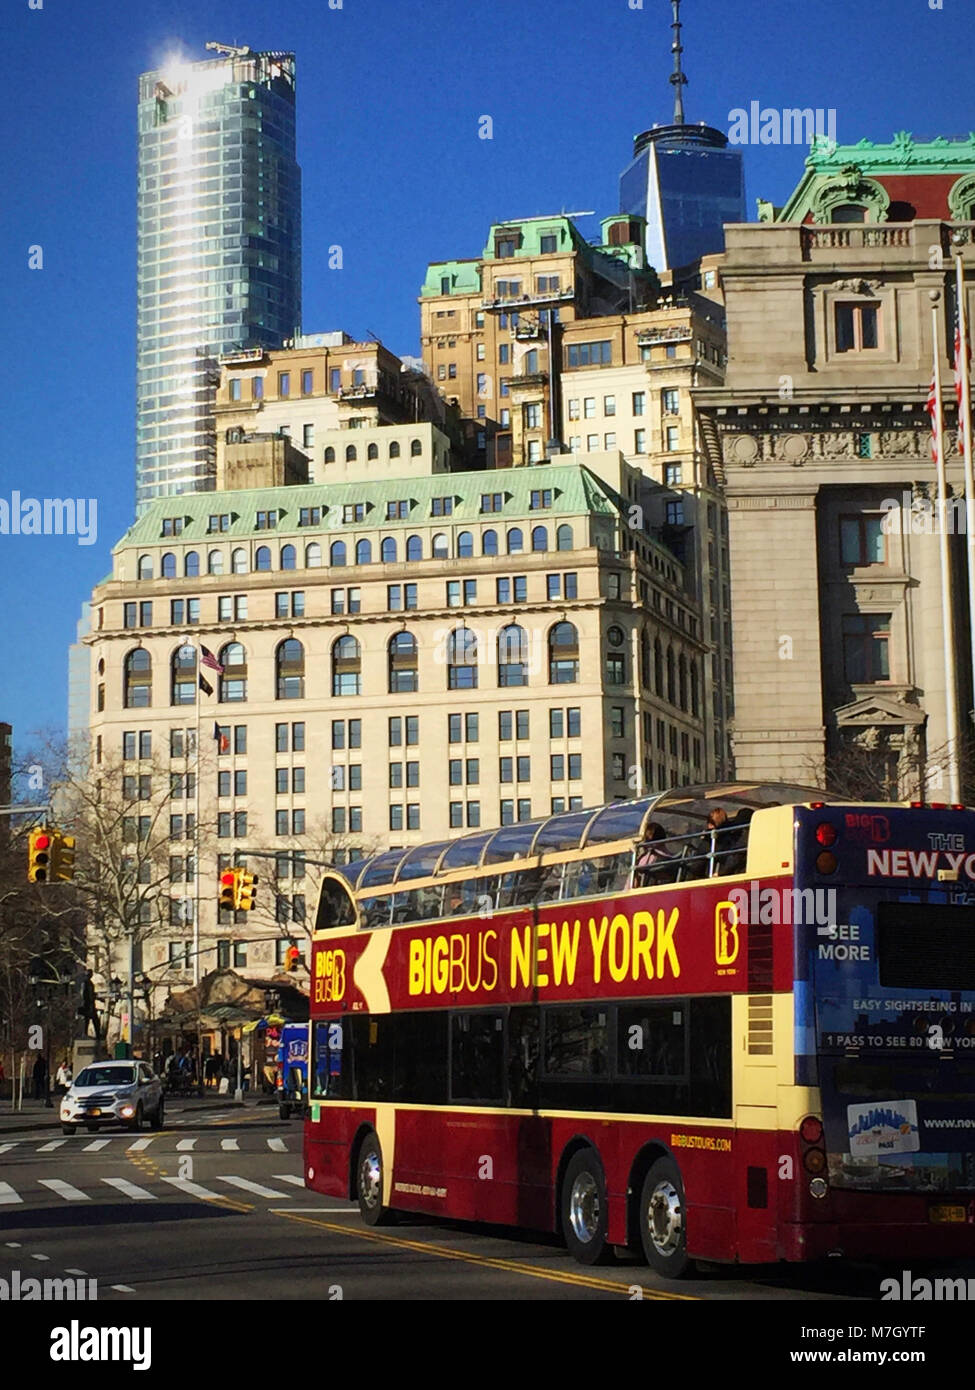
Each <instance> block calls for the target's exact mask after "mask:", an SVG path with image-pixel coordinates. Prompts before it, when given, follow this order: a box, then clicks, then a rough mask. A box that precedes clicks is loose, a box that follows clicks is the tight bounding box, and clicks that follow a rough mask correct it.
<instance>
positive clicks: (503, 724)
mask: <svg viewBox="0 0 975 1390" xmlns="http://www.w3.org/2000/svg"><path fill="white" fill-rule="evenodd" d="M513 737H514V711H513V710H510V709H501V710H498V739H499V740H500V742H501V743H507V741H508V740H509V739H510V738H513Z"/></svg>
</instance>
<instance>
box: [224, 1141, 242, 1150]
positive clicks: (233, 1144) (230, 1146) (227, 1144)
mask: <svg viewBox="0 0 975 1390" xmlns="http://www.w3.org/2000/svg"><path fill="white" fill-rule="evenodd" d="M220 1147H221V1148H222V1149H225V1150H234V1149H237V1150H239V1149H240V1145H239V1144H238V1143H237V1140H236V1139H221V1140H220Z"/></svg>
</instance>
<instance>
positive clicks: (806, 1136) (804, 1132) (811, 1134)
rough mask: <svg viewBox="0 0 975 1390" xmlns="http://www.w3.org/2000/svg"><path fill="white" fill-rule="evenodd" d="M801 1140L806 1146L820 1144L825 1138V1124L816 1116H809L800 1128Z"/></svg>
mask: <svg viewBox="0 0 975 1390" xmlns="http://www.w3.org/2000/svg"><path fill="white" fill-rule="evenodd" d="M799 1138H800V1139H801V1140H802V1142H803V1143H804V1144H820V1143H822V1138H823V1122H822V1120H820V1119H817V1118H816V1116H815V1115H807V1116H806V1118H805V1119H804V1120H803V1122H802V1124H801V1125H800V1126H799Z"/></svg>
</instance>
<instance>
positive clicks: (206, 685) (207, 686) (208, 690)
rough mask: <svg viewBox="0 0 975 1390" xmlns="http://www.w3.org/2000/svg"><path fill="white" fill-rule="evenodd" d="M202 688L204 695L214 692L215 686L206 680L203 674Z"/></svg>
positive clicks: (201, 679) (201, 678)
mask: <svg viewBox="0 0 975 1390" xmlns="http://www.w3.org/2000/svg"><path fill="white" fill-rule="evenodd" d="M200 689H201V690H202V691H203V693H204V695H212V694H213V686H212V685H211V684H210V682H209V681H208V680H205V679H204V677H203V676H201V677H200Z"/></svg>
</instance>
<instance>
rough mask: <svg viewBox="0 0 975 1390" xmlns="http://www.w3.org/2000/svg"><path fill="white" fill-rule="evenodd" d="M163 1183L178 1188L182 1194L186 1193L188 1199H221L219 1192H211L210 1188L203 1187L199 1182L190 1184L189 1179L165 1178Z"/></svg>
mask: <svg viewBox="0 0 975 1390" xmlns="http://www.w3.org/2000/svg"><path fill="white" fill-rule="evenodd" d="M163 1182H168V1183H169V1185H170V1187H175V1188H177V1189H178V1190H179V1191H180V1192H185V1193H186V1195H187V1196H188V1197H219V1196H220V1193H219V1192H211V1191H210V1189H209V1188H208V1187H201V1186H200V1184H199V1183H198V1182H190V1180H189V1178H163Z"/></svg>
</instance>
